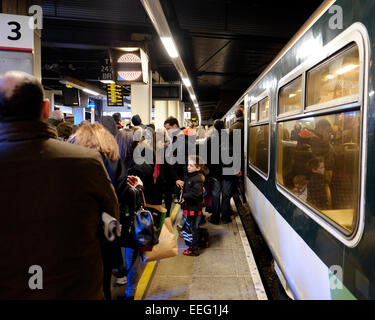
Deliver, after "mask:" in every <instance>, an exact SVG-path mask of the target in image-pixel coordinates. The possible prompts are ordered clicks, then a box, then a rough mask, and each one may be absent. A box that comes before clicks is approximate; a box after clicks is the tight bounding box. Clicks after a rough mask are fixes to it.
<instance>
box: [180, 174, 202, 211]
mask: <svg viewBox="0 0 375 320" xmlns="http://www.w3.org/2000/svg"><path fill="white" fill-rule="evenodd" d="M182 197H183V199H184V200H185V202H184V203H183V208H184V209H185V210H188V211H194V212H195V214H197V213H198V211H202V208H203V180H202V178H201V173H199V172H193V173H188V174H187V175H186V178H185V183H184V189H183V194H182ZM189 215H190V214H189Z"/></svg>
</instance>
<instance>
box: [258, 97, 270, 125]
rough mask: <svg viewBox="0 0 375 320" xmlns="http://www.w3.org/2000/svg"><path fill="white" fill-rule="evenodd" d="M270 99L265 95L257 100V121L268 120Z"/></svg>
mask: <svg viewBox="0 0 375 320" xmlns="http://www.w3.org/2000/svg"><path fill="white" fill-rule="evenodd" d="M269 107H270V99H269V98H268V97H267V98H265V99H263V100H261V101H259V109H258V113H259V121H263V120H268V115H269Z"/></svg>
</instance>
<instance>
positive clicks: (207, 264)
mask: <svg viewBox="0 0 375 320" xmlns="http://www.w3.org/2000/svg"><path fill="white" fill-rule="evenodd" d="M202 227H204V228H207V229H208V231H209V234H210V238H209V248H206V249H202V250H201V254H200V255H199V257H188V256H184V255H183V254H182V252H183V251H184V250H185V249H186V246H185V244H184V242H183V240H182V239H181V238H179V252H180V254H179V255H178V256H176V257H173V258H169V259H164V260H161V261H160V262H159V263H158V265H157V266H156V270H155V271H154V275H153V277H152V278H151V281H150V284H149V286H148V289H147V290H146V292H145V295H144V297H143V299H144V300H256V299H257V295H256V292H255V289H254V285H253V281H252V277H251V274H250V270H249V267H248V264H247V260H246V254H245V251H244V249H243V246H242V243H241V239H240V236H239V232H238V228H237V224H236V222H233V223H229V224H221V225H213V224H210V223H208V222H207V223H205V224H204V225H202Z"/></svg>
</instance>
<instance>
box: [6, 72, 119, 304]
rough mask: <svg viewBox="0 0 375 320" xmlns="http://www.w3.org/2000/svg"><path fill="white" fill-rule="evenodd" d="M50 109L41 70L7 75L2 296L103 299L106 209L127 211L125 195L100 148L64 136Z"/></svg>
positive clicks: (109, 210)
mask: <svg viewBox="0 0 375 320" xmlns="http://www.w3.org/2000/svg"><path fill="white" fill-rule="evenodd" d="M48 113H49V101H48V100H47V99H43V88H42V86H41V84H40V82H39V81H38V80H37V79H36V78H34V77H33V76H30V75H28V74H26V73H22V72H7V73H6V74H5V75H2V76H0V150H1V152H0V181H1V182H2V183H1V184H0V200H1V206H2V207H1V211H0V216H1V223H0V256H1V259H0V270H1V272H0V300H3V299H22V300H24V299H72V300H78V299H103V298H104V295H103V286H102V281H103V280H102V279H103V265H102V259H101V249H100V243H101V240H102V239H101V238H102V235H103V227H102V225H101V215H102V212H107V213H108V214H109V215H111V216H113V217H114V218H116V219H119V209H118V202H117V197H116V194H115V191H114V189H113V187H112V185H111V181H110V180H109V177H108V174H107V173H106V170H105V168H104V166H103V162H102V159H101V156H100V154H99V153H98V152H97V151H94V150H91V149H88V148H83V147H80V146H77V145H72V144H68V143H65V142H62V141H59V140H57V139H56V135H55V133H54V131H52V129H51V128H50V127H49V126H48V125H47V124H46V123H45V122H44V119H47V118H48ZM42 120H43V121H42Z"/></svg>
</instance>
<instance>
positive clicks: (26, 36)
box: [0, 14, 34, 52]
mask: <svg viewBox="0 0 375 320" xmlns="http://www.w3.org/2000/svg"><path fill="white" fill-rule="evenodd" d="M29 20H30V17H29V16H19V15H12V14H0V30H1V32H0V50H17V51H30V52H31V51H32V50H33V46H34V30H33V29H32V28H30V26H29Z"/></svg>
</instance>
